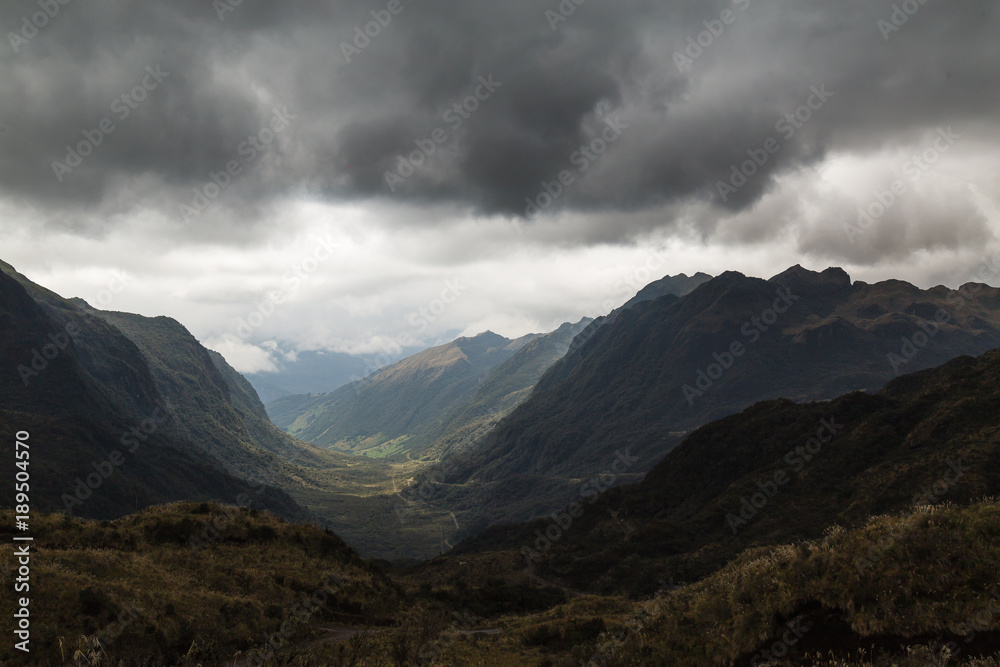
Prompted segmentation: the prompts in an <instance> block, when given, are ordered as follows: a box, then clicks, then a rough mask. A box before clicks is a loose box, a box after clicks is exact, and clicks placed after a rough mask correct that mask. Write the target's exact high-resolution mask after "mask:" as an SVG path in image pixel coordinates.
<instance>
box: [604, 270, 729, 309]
mask: <svg viewBox="0 0 1000 667" xmlns="http://www.w3.org/2000/svg"><path fill="white" fill-rule="evenodd" d="M711 279H712V276H710V275H708V274H707V273H701V272H699V273H696V274H694V275H693V276H688V275H686V274H683V273H680V274H678V275H676V276H666V277H664V278H660V279H659V280H656V281H653V282H651V283H649V284H648V285H646V286H645V287H643V288H642V289H641V290H639V292H638V293H637V294H636V295H635V296H634V297H632V298H631V299H629V300H628V301H626V302H625V305H623V306H622V307H621V308H619V309H618V310H622V309H625V308H631V307H632V306H634V305H636V304H637V303H643V302H644V301H655V300H656V299H659V298H660V297H661V296H666V295H668V294H673V295H674V296H684V295H686V294H690V293H691V292H693V291H694V290H695V289H696V288H698V287H699V286H700V285H703V284H705V283H707V282H708V281H709V280H711Z"/></svg>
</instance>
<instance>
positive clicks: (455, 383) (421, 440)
mask: <svg viewBox="0 0 1000 667" xmlns="http://www.w3.org/2000/svg"><path fill="white" fill-rule="evenodd" d="M590 322H591V320H590V319H585V320H582V321H580V322H578V323H577V324H568V323H567V324H564V325H563V326H562V327H560V328H559V329H558V330H556V331H554V332H552V333H551V334H546V335H542V334H530V335H527V336H523V337H521V338H518V339H516V340H510V339H508V338H504V337H503V336H499V335H497V334H495V333H493V332H490V331H487V332H485V333H482V334H480V335H478V336H475V337H472V338H459V339H458V340H455V341H453V342H451V343H448V344H447V345H441V346H439V347H434V348H431V349H429V350H425V351H423V352H420V353H418V354H415V355H413V356H411V357H408V358H406V359H404V360H402V361H399V362H397V363H395V364H392V365H390V366H387V367H386V368H383V369H382V370H380V371H378V372H377V373H375V374H373V375H371V376H369V377H367V378H365V379H363V380H359V381H356V382H353V383H351V384H349V385H347V386H344V387H341V388H340V389H338V390H337V391H334V392H332V393H329V394H324V395H320V396H288V397H285V398H282V399H279V400H277V401H275V402H273V403H271V404H269V405H268V406H267V410H268V414H270V416H271V419H272V420H273V421H274V423H275V424H277V425H278V426H279V427H281V428H284V429H285V430H286V431H287V432H288V433H290V434H292V435H294V436H295V437H297V438H301V439H303V440H306V441H308V442H312V443H314V444H317V445H321V446H326V447H331V448H333V449H336V450H339V451H344V452H353V453H357V454H363V455H365V456H373V457H378V458H382V457H386V456H393V455H399V454H401V453H405V454H406V456H408V457H410V456H420V455H422V454H423V452H424V450H426V449H427V448H429V447H432V446H436V447H435V452H436V453H438V454H440V453H441V452H443V451H446V450H448V449H451V448H453V447H455V446H461V443H463V442H465V443H468V442H470V441H471V440H472V439H474V437H475V436H476V435H479V434H482V433H484V432H485V431H486V430H488V428H489V427H490V426H492V425H493V424H494V423H495V422H496V421H498V420H499V418H500V417H501V416H503V415H504V414H506V413H507V412H509V411H510V410H511V409H512V408H513V407H514V406H516V405H517V404H519V403H520V402H522V401H523V400H524V399H526V398H527V395H528V393H529V392H530V390H531V388H532V387H533V386H534V384H535V382H537V380H538V378H539V377H540V376H541V375H542V373H544V371H545V370H546V369H547V368H548V367H549V366H551V365H552V364H553V363H555V362H556V361H557V360H558V359H559V358H560V357H562V356H563V355H564V354H565V353H566V350H568V349H569V345H570V343H571V342H572V340H573V337H574V336H575V335H576V334H578V333H579V332H580V331H581V330H582V329H583V328H584V327H585V326H587V325H588V324H589V323H590Z"/></svg>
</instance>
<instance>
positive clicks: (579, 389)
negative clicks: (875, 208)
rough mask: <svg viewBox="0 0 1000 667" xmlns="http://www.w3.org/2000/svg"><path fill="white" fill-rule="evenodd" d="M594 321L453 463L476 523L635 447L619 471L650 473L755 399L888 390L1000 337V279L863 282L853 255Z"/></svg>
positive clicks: (720, 283)
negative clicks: (830, 265)
mask: <svg viewBox="0 0 1000 667" xmlns="http://www.w3.org/2000/svg"><path fill="white" fill-rule="evenodd" d="M586 336H589V338H587V339H586V340H584V341H583V342H582V343H581V344H580V345H576V344H575V347H576V348H577V349H576V350H575V352H574V353H573V354H571V355H567V357H566V358H565V359H564V360H563V361H562V362H560V363H559V364H556V365H555V366H554V367H553V368H552V369H551V370H550V371H549V372H548V373H547V374H546V375H545V376H544V377H543V378H542V379H541V380H540V381H539V383H538V385H537V388H536V390H535V392H534V394H533V395H532V397H531V399H530V400H528V401H527V402H526V403H524V404H522V405H521V406H520V407H518V408H517V409H516V410H514V411H513V412H512V413H511V414H510V415H509V416H508V417H507V418H506V419H505V420H504V421H502V422H501V423H500V424H499V425H498V426H497V427H496V428H495V429H494V430H493V431H491V432H490V433H489V434H488V435H487V436H486V437H484V438H483V439H482V440H481V441H480V442H479V443H477V444H476V446H475V448H474V450H475V451H474V453H473V455H472V456H469V457H465V458H464V459H463V460H462V461H459V462H457V463H455V464H454V465H451V466H449V470H448V472H447V474H446V475H445V483H444V484H443V485H442V486H441V487H440V488H439V495H440V496H442V497H446V501H445V502H446V504H447V506H448V507H450V508H451V509H453V510H457V511H458V512H460V513H461V514H460V516H462V517H464V525H466V526H468V527H469V528H468V530H469V531H470V533H469V534H471V533H473V532H475V530H477V529H480V528H483V527H485V526H486V525H488V524H489V523H493V522H495V521H498V520H505V521H509V520H512V519H513V520H523V519H528V518H530V517H531V516H538V515H542V514H546V513H548V512H550V511H552V510H553V509H555V508H556V507H560V506H561V505H563V504H564V503H565V501H566V500H567V499H569V498H571V497H573V496H576V495H578V493H579V490H580V488H581V487H582V485H584V484H586V483H587V480H588V479H589V478H591V477H593V476H594V475H598V474H600V473H602V472H604V471H608V470H609V468H610V467H611V466H612V465H613V464H614V463H615V461H616V460H619V459H620V458H622V457H623V456H626V453H627V460H628V461H629V464H628V465H627V466H625V470H624V471H622V470H619V471H618V472H616V473H615V474H614V475H611V480H612V481H613V482H614V483H622V482H627V481H633V480H636V479H637V477H636V474H638V473H643V472H645V471H647V470H649V468H650V467H652V465H653V464H655V463H656V462H657V461H659V460H660V459H661V458H662V457H663V455H664V454H666V452H668V451H669V450H670V448H672V447H673V446H675V445H676V444H677V443H679V442H680V440H681V439H682V438H683V436H684V435H685V434H686V433H688V432H690V431H691V430H693V429H695V428H697V427H698V426H700V425H702V424H704V423H707V422H709V421H711V420H713V419H718V418H720V417H723V416H726V415H729V414H732V413H734V412H738V411H739V410H742V409H744V408H746V407H747V406H749V405H752V404H753V403H755V402H758V401H761V400H767V399H774V398H781V397H784V398H790V399H792V400H796V401H807V400H820V399H830V398H833V397H835V396H838V395H840V394H843V393H845V392H848V391H852V390H857V389H864V390H874V389H878V388H879V387H881V386H882V385H883V384H884V383H885V382H886V381H888V380H890V379H892V378H893V377H895V376H896V375H897V373H899V372H909V371H914V370H919V369H921V368H928V367H933V366H935V365H938V364H941V363H943V362H945V361H947V360H949V359H951V358H954V357H955V356H958V355H962V354H970V355H978V354H982V353H983V352H985V351H987V350H990V349H993V348H995V347H998V346H1000V290H997V289H994V288H990V287H986V286H975V285H968V286H965V287H964V288H963V289H962V290H958V291H953V290H949V289H947V288H945V287H937V288H934V289H931V290H926V291H925V290H920V289H918V288H917V287H914V286H912V285H908V284H906V283H902V282H898V281H889V282H884V283H879V284H876V285H868V284H865V283H861V282H858V283H854V284H852V283H851V280H850V278H849V277H848V276H847V274H846V273H844V272H843V271H842V270H839V269H829V270H827V271H824V272H823V273H814V272H811V271H806V270H804V269H802V268H801V267H794V268H792V269H790V270H788V271H786V272H785V273H782V274H781V275H779V276H776V277H774V278H772V279H771V280H769V281H765V280H760V279H756V278H747V277H745V276H743V275H741V274H737V273H727V274H724V275H722V276H720V277H718V278H715V279H713V280H711V281H709V282H707V283H705V284H703V285H701V286H700V287H698V288H697V289H696V290H694V291H693V292H692V293H690V294H688V295H687V296H685V297H682V298H680V299H677V298H676V297H673V296H666V297H662V298H660V299H657V300H654V301H651V302H646V303H640V304H638V305H636V306H634V307H632V308H629V309H625V310H622V311H621V312H620V313H618V315H617V316H616V318H615V319H614V321H613V322H611V323H609V324H605V325H604V326H601V327H599V328H596V329H594V328H593V325H591V328H589V329H588V330H587V331H584V332H583V334H581V336H580V338H581V339H583V338H584V337H586ZM604 486H606V484H603V483H601V484H599V485H598V487H599V488H603V487H604ZM484 497H485V498H490V499H491V500H490V501H489V502H490V503H491V504H492V507H489V508H487V509H486V511H485V512H484V511H482V507H483V505H484V504H486V501H484V500H482V498H484Z"/></svg>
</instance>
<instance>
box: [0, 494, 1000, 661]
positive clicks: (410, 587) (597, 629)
mask: <svg viewBox="0 0 1000 667" xmlns="http://www.w3.org/2000/svg"><path fill="white" fill-rule="evenodd" d="M11 519H12V517H11V516H10V515H9V513H0V525H2V526H9V525H10V520H11ZM206 522H214V523H216V525H218V526H219V531H218V535H217V537H214V538H213V537H211V536H209V537H208V538H207V539H206V537H205V536H206V532H205V530H206V529H205V524H206ZM6 530H7V529H6V528H5V529H4V531H6ZM34 532H35V535H36V543H35V547H36V550H35V552H34V556H33V561H32V563H33V565H32V567H33V571H32V576H33V579H32V582H33V586H32V590H31V596H32V603H31V609H32V619H33V626H32V627H33V634H32V644H31V647H32V651H33V652H32V655H31V656H30V662H28V661H26V660H24V657H23V656H22V655H18V654H16V653H15V652H14V651H13V649H12V648H11V647H10V645H9V644H7V645H5V646H4V647H0V660H2V661H3V663H4V664H9V665H23V664H31V665H39V666H42V667H48V666H50V665H51V666H55V665H62V664H77V665H106V664H114V665H122V666H123V667H132V666H138V665H146V666H149V667H153V666H159V665H190V666H191V667H194V666H195V665H199V664H200V665H204V666H205V667H208V666H209V665H222V664H234V661H235V663H236V664H259V662H257V660H258V659H262V658H264V657H265V656H266V654H267V653H268V652H269V651H270V652H271V655H270V656H268V657H269V659H270V661H271V662H270V663H269V664H286V665H303V666H304V665H316V666H320V665H323V666H329V665H355V666H359V667H361V666H375V665H380V666H381V665H432V664H447V665H498V666H499V665H508V666H513V665H538V666H549V667H552V666H556V665H559V666H566V667H569V666H571V665H580V664H585V665H608V666H611V667H614V666H625V665H630V666H631V665H679V666H682V667H684V666H700V665H763V664H767V665H770V666H772V667H792V666H801V665H813V666H815V667H820V666H830V667H832V666H834V665H837V666H843V667H862V666H865V667H867V666H868V665H872V666H875V665H877V666H879V667H889V666H890V665H896V666H899V667H926V665H928V664H934V665H939V664H947V665H950V666H952V667H960V666H966V667H997V666H998V665H1000V582H998V581H997V578H996V563H997V562H1000V505H998V504H997V503H996V502H994V501H984V502H982V503H978V504H975V505H972V506H969V507H965V508H957V507H954V506H942V507H937V508H932V507H922V508H919V509H918V510H916V511H913V512H909V513H905V514H900V515H891V516H880V517H875V518H872V519H870V520H868V521H866V522H865V524H864V525H863V526H860V527H859V528H857V529H855V530H845V529H843V528H840V527H836V526H834V527H831V528H830V529H829V530H828V531H827V532H826V534H825V535H824V536H822V537H820V538H818V539H815V540H810V541H799V542H796V543H791V544H785V545H776V546H771V547H763V548H756V549H750V550H747V551H745V552H743V553H741V554H739V555H738V557H737V558H735V559H734V560H733V561H732V562H730V563H728V564H727V565H725V566H724V567H723V568H721V569H720V570H718V571H717V572H714V573H712V574H710V575H709V576H707V577H706V578H704V579H703V580H701V581H698V582H696V583H691V584H682V585H677V586H674V585H672V583H668V582H662V584H661V588H660V590H659V591H658V592H657V593H656V595H655V596H653V597H650V598H647V599H644V600H640V601H629V600H627V599H624V598H620V597H599V596H582V597H581V596H576V597H572V598H571V599H570V598H569V597H568V596H567V594H566V593H565V592H563V591H560V590H559V589H557V588H554V587H552V586H546V585H544V583H540V582H538V581H537V580H535V579H533V578H532V576H531V575H530V573H526V572H525V571H523V563H520V564H519V563H518V561H517V557H516V555H515V556H514V557H513V558H511V557H509V556H506V555H503V554H474V555H471V556H468V557H466V558H464V559H462V560H458V559H453V558H449V559H442V560H439V561H435V562H432V563H429V564H428V565H426V566H424V567H422V568H420V570H419V571H411V572H408V573H403V572H396V573H392V574H390V575H389V576H386V575H385V574H382V573H380V572H379V571H378V570H377V569H376V568H375V567H373V566H372V565H371V564H369V563H366V562H364V561H362V560H360V559H359V558H357V556H356V555H354V554H353V553H352V552H351V550H350V549H348V548H347V547H346V546H345V545H344V544H343V543H342V542H341V541H340V540H339V539H338V538H337V537H335V536H334V535H331V534H329V533H326V532H324V531H322V530H320V529H317V528H314V527H310V526H303V525H295V524H289V523H286V522H284V521H282V520H280V519H276V518H274V517H272V516H269V515H266V514H263V513H256V512H254V511H248V510H238V509H234V508H223V507H219V506H216V505H208V504H206V505H197V504H184V505H172V506H167V507H157V508H151V509H149V510H146V511H145V512H143V513H142V514H140V515H137V516H134V517H129V518H127V519H122V520H119V521H115V522H103V523H98V522H85V521H80V520H76V519H69V518H63V517H36V518H35V531H34ZM192 536H193V537H194V541H193V543H192ZM0 537H2V538H4V539H3V540H2V545H3V546H2V547H0V578H2V579H4V580H9V579H10V578H11V577H13V576H14V566H15V564H14V560H13V557H12V547H11V545H10V541H9V534H8V533H6V532H3V531H0ZM199 540H205V541H204V542H200V541H199ZM14 611H15V608H14V604H13V600H12V599H11V598H10V596H5V597H4V598H3V600H2V601H0V613H2V614H4V615H5V616H6V617H8V618H10V617H11V616H12V615H13V613H14ZM77 651H79V653H77ZM946 655H947V656H950V657H948V658H945V657H944V656H946Z"/></svg>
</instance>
